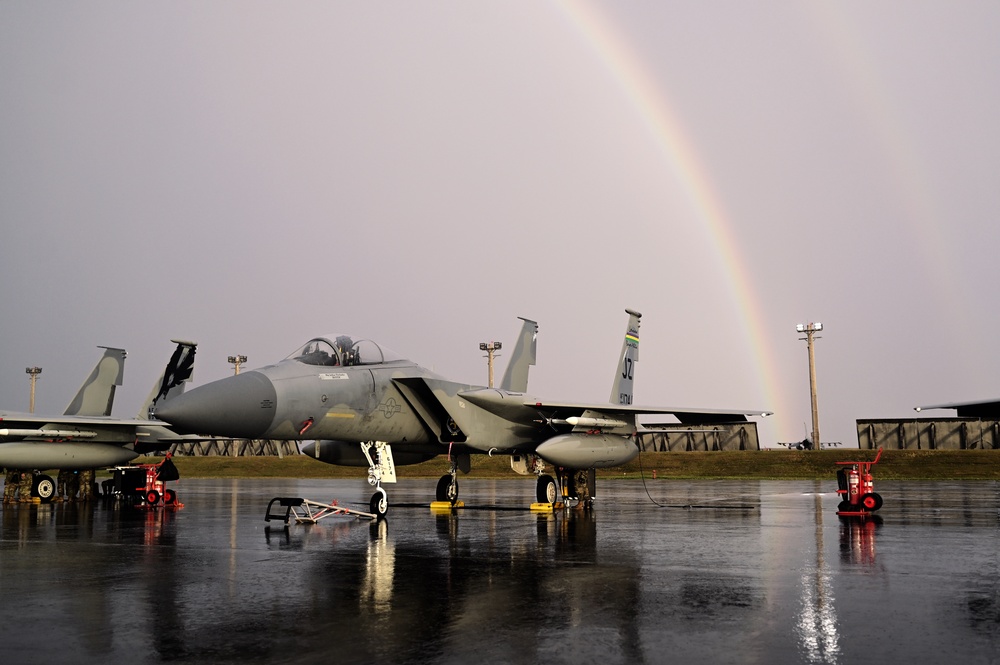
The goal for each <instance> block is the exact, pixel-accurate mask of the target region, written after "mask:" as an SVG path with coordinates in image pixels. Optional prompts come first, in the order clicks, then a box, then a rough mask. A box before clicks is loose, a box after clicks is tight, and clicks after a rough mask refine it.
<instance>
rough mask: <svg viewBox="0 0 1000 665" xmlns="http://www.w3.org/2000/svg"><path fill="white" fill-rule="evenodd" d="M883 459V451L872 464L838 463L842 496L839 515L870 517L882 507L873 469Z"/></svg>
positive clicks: (838, 476) (879, 450)
mask: <svg viewBox="0 0 1000 665" xmlns="http://www.w3.org/2000/svg"><path fill="white" fill-rule="evenodd" d="M881 457H882V449H881V448H879V449H878V454H877V455H876V456H875V459H874V460H872V461H871V462H837V464H839V465H841V466H842V467H843V468H841V469H838V470H837V494H839V495H840V497H841V500H840V505H838V506H837V514H838V515H869V514H871V513H874V512H875V511H876V510H878V509H879V508H881V507H882V496H881V495H880V494H879V493H878V492H876V491H875V489H874V483H873V482H872V471H871V469H872V467H873V466H875V465H876V464H878V461H879V459H880V458H881Z"/></svg>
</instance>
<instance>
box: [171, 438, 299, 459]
mask: <svg viewBox="0 0 1000 665" xmlns="http://www.w3.org/2000/svg"><path fill="white" fill-rule="evenodd" d="M297 443H298V442H296V441H274V440H270V439H211V438H210V439H204V440H200V441H189V442H184V443H175V444H173V445H172V446H170V453H171V454H172V455H176V456H180V457H187V456H190V457H208V456H222V457H284V456H285V455H298V454H300V453H299V447H298V445H296V444H297Z"/></svg>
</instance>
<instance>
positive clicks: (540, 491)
mask: <svg viewBox="0 0 1000 665" xmlns="http://www.w3.org/2000/svg"><path fill="white" fill-rule="evenodd" d="M557 494H558V492H557V491H556V481H555V478H553V477H552V476H549V475H544V476H539V477H538V484H537V485H536V486H535V498H536V499H538V503H555V502H556V496H557Z"/></svg>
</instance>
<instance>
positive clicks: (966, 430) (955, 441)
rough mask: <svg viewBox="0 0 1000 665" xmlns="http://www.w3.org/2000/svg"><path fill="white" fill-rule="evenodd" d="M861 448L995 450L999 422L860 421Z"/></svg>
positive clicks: (962, 419) (999, 443)
mask: <svg viewBox="0 0 1000 665" xmlns="http://www.w3.org/2000/svg"><path fill="white" fill-rule="evenodd" d="M857 427H858V447H859V448H867V449H871V450H874V449H876V448H880V447H881V448H887V449H889V450H994V449H998V448H1000V418H971V417H958V418H881V419H859V420H858V421H857Z"/></svg>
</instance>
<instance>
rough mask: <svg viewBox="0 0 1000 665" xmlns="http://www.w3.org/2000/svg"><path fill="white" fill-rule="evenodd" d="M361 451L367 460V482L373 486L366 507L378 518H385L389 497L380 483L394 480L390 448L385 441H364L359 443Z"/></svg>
mask: <svg viewBox="0 0 1000 665" xmlns="http://www.w3.org/2000/svg"><path fill="white" fill-rule="evenodd" d="M372 450H374V455H373V454H372ZM361 452H362V453H364V456H365V459H367V460H368V484H369V485H371V486H372V487H374V488H375V493H374V494H372V498H371V500H370V501H369V502H368V507H369V509H370V510H371V513H372V514H373V515H375V516H376V517H377V518H378V519H380V520H381V519H385V514H386V513H387V512H388V510H389V497H388V495H387V494H386V493H385V490H384V489H382V483H383V482H387V483H394V482H396V465H395V464H394V463H393V461H392V449H391V448H389V444H388V443H386V442H385V441H366V442H362V443H361Z"/></svg>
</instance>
